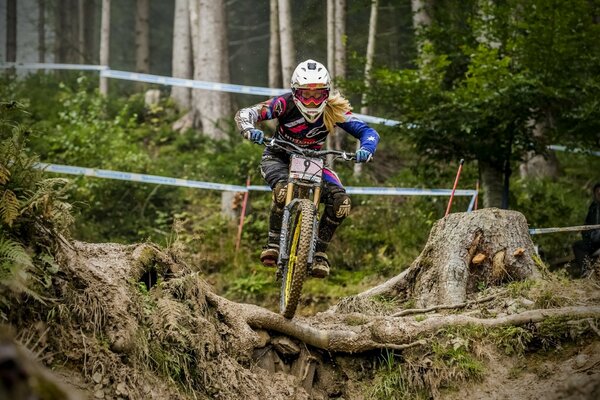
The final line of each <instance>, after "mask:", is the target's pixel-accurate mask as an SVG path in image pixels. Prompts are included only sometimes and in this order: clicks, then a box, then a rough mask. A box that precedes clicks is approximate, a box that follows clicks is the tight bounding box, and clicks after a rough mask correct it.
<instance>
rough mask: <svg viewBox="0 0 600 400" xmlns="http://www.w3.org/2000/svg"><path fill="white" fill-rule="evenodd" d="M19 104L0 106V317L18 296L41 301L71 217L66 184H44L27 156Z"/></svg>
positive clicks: (58, 181)
mask: <svg viewBox="0 0 600 400" xmlns="http://www.w3.org/2000/svg"><path fill="white" fill-rule="evenodd" d="M23 114H25V111H24V110H23V109H22V106H21V105H20V104H18V103H15V102H13V103H0V160H1V161H0V193H2V195H1V196H0V317H2V318H5V317H6V314H5V311H7V310H9V309H10V304H11V302H12V301H13V300H14V299H15V297H16V298H18V296H19V295H21V294H27V295H29V296H31V297H32V298H34V299H36V300H38V301H43V294H42V292H43V291H44V290H45V289H48V287H49V285H50V283H51V275H52V274H54V273H56V272H57V271H58V266H57V264H56V262H55V261H54V259H53V257H52V256H51V255H50V250H49V247H51V246H52V243H53V241H54V240H56V236H58V235H60V234H67V233H68V231H67V229H68V228H69V226H70V224H71V222H72V218H71V215H70V205H69V204H68V203H66V202H64V201H63V200H64V193H65V186H66V181H65V180H63V179H43V176H42V172H41V171H40V169H39V168H38V167H37V158H36V157H35V156H32V155H30V154H29V151H28V149H27V137H28V136H29V134H30V131H28V130H26V129H24V128H23V126H22V125H21V124H19V123H18V122H17V119H18V118H19V117H22V116H23Z"/></svg>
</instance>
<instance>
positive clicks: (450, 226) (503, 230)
mask: <svg viewBox="0 0 600 400" xmlns="http://www.w3.org/2000/svg"><path fill="white" fill-rule="evenodd" d="M535 257H536V254H535V250H534V246H533V242H532V241H531V237H530V235H529V231H528V226H527V221H526V219H525V217H524V216H523V214H521V213H519V212H517V211H507V210H500V209H497V208H487V209H482V210H479V211H474V212H469V213H455V214H450V215H448V216H447V217H445V218H443V219H440V220H439V221H437V222H436V223H435V225H434V226H433V228H432V230H431V233H430V235H429V239H428V241H427V244H426V245H425V248H424V249H423V251H422V252H421V254H420V255H419V257H417V259H416V260H415V261H414V262H413V264H412V265H411V266H410V268H408V269H407V270H405V271H403V272H402V273H401V274H400V275H398V276H396V277H395V278H393V279H391V280H389V281H388V282H386V283H384V284H382V285H380V286H377V287H375V288H372V289H370V290H368V291H366V292H363V293H361V294H360V295H358V296H357V297H358V298H365V297H371V296H374V295H385V296H388V297H394V298H396V299H397V300H398V301H407V300H409V299H412V300H414V301H415V304H416V305H417V306H418V307H431V306H435V305H440V304H460V303H464V302H465V301H466V298H467V294H469V293H474V292H477V291H479V290H481V289H483V288H485V287H488V286H492V285H498V284H501V283H506V282H509V281H515V280H522V279H525V278H532V279H536V278H538V277H539V276H540V271H539V270H538V268H537V266H536V263H535V262H534V259H535Z"/></svg>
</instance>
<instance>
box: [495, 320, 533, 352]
mask: <svg viewBox="0 0 600 400" xmlns="http://www.w3.org/2000/svg"><path fill="white" fill-rule="evenodd" d="M489 338H490V339H491V341H492V342H493V343H494V344H496V346H497V347H499V348H500V349H501V350H502V351H503V352H504V353H505V354H506V355H513V354H516V355H521V354H523V353H525V351H526V350H527V349H528V346H529V344H530V343H531V341H532V339H533V333H532V332H531V330H529V329H525V328H523V327H520V326H506V327H501V328H496V329H492V330H491V332H490V333H489Z"/></svg>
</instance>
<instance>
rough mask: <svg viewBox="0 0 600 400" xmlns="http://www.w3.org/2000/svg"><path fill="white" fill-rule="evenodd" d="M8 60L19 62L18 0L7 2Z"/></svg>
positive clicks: (8, 0)
mask: <svg viewBox="0 0 600 400" xmlns="http://www.w3.org/2000/svg"><path fill="white" fill-rule="evenodd" d="M6 61H7V62H17V0H7V2H6Z"/></svg>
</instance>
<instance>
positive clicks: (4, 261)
mask: <svg viewBox="0 0 600 400" xmlns="http://www.w3.org/2000/svg"><path fill="white" fill-rule="evenodd" d="M27 268H33V261H32V259H31V256H30V255H29V254H27V252H26V251H25V249H24V248H23V246H22V245H21V244H20V243H18V242H16V241H14V240H11V239H8V238H6V237H4V235H2V236H0V282H2V283H6V282H5V279H6V278H7V277H9V276H12V275H14V274H15V273H17V274H18V272H17V271H18V270H20V269H27Z"/></svg>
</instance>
